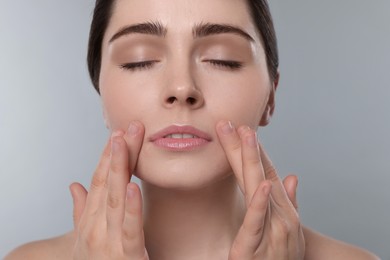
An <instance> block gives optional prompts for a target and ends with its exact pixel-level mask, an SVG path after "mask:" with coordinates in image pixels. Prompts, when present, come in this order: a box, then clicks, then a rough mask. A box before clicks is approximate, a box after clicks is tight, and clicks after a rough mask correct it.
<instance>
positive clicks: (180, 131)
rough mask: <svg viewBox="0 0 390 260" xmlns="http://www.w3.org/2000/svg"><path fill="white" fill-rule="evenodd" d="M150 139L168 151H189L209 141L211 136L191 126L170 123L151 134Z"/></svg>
mask: <svg viewBox="0 0 390 260" xmlns="http://www.w3.org/2000/svg"><path fill="white" fill-rule="evenodd" d="M150 141H151V142H153V143H154V144H155V145H157V146H159V147H161V148H164V149H167V150H170V151H191V150H194V149H196V148H199V147H201V146H204V145H206V144H207V143H209V142H210V141H211V137H210V136H209V135H208V134H206V133H205V132H203V131H201V130H199V129H197V128H195V127H192V126H188V125H186V126H178V125H172V126H169V127H167V128H164V129H162V130H161V131H159V132H157V133H156V134H154V135H152V136H151V138H150Z"/></svg>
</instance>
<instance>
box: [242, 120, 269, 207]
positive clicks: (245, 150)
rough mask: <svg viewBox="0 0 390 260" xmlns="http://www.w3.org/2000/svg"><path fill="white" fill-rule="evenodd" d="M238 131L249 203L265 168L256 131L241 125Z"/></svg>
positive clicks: (246, 194)
mask: <svg viewBox="0 0 390 260" xmlns="http://www.w3.org/2000/svg"><path fill="white" fill-rule="evenodd" d="M238 132H239V134H240V138H241V150H242V159H241V160H242V172H243V177H244V187H245V198H246V202H247V205H249V202H250V201H251V200H252V196H253V194H254V193H255V191H256V189H257V188H258V186H259V184H260V182H261V181H263V180H264V170H263V165H262V163H261V160H260V151H259V147H258V141H257V135H256V132H255V131H254V130H252V129H250V128H249V127H240V128H239V131H238Z"/></svg>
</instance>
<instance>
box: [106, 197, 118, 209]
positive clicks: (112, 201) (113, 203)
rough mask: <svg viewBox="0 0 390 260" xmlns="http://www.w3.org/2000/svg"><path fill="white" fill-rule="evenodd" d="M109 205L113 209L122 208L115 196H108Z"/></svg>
mask: <svg viewBox="0 0 390 260" xmlns="http://www.w3.org/2000/svg"><path fill="white" fill-rule="evenodd" d="M107 205H108V207H109V208H111V209H117V208H118V207H119V206H120V199H119V198H118V197H117V196H116V195H115V194H108V197H107Z"/></svg>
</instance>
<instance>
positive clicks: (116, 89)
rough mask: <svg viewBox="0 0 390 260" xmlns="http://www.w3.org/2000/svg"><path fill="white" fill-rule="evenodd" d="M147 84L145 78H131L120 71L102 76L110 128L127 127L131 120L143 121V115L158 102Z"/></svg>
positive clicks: (102, 88) (104, 104) (102, 90)
mask: <svg viewBox="0 0 390 260" xmlns="http://www.w3.org/2000/svg"><path fill="white" fill-rule="evenodd" d="M147 84H148V83H147V82H144V79H140V80H129V79H126V78H125V77H123V76H122V75H120V74H119V73H111V74H109V73H105V74H104V75H102V76H101V98H102V105H103V109H104V114H105V119H106V121H107V123H108V125H109V127H110V129H112V130H113V129H126V128H127V125H128V124H129V122H130V121H132V120H140V121H142V120H141V119H142V115H145V113H146V112H147V111H148V108H149V109H150V108H151V107H152V106H151V104H152V103H155V102H156V100H155V96H156V95H155V93H151V92H150V88H147V87H146V85H147Z"/></svg>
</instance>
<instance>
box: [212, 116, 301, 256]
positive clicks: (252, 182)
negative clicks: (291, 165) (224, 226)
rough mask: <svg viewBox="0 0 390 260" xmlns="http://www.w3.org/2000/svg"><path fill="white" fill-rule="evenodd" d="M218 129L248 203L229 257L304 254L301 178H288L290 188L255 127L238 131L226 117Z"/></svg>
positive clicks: (244, 127)
mask: <svg viewBox="0 0 390 260" xmlns="http://www.w3.org/2000/svg"><path fill="white" fill-rule="evenodd" d="M217 133H218V136H219V139H220V142H221V144H222V146H223V148H224V150H225V153H226V155H227V158H228V160H229V162H230V165H231V166H232V169H233V172H234V174H235V176H236V178H237V181H238V184H239V187H240V189H241V191H242V192H243V194H244V196H245V201H246V206H247V213H246V215H245V218H244V221H243V224H242V226H241V228H240V229H239V231H238V234H237V236H236V238H235V240H234V242H233V245H232V247H231V250H230V253H229V260H236V259H237V260H238V259H240V260H249V259H272V260H279V259H280V260H286V259H290V260H299V259H303V258H304V254H305V241H304V237H303V232H302V228H301V225H300V221H299V216H298V213H297V210H296V209H297V205H296V197H295V190H296V183H297V182H296V177H294V176H289V177H288V178H286V180H285V182H284V184H285V186H286V188H285V187H284V185H283V183H282V182H281V181H280V178H279V177H278V175H277V172H276V170H275V168H274V167H273V165H272V162H271V161H270V160H269V158H268V156H267V155H266V154H265V152H264V151H263V150H262V148H261V146H260V145H259V143H258V141H257V137H256V132H255V131H254V130H252V129H250V128H249V127H247V126H241V127H239V128H238V129H237V130H236V129H235V128H234V127H233V126H232V124H231V123H230V122H220V123H218V125H217ZM286 189H287V191H288V192H286Z"/></svg>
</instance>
